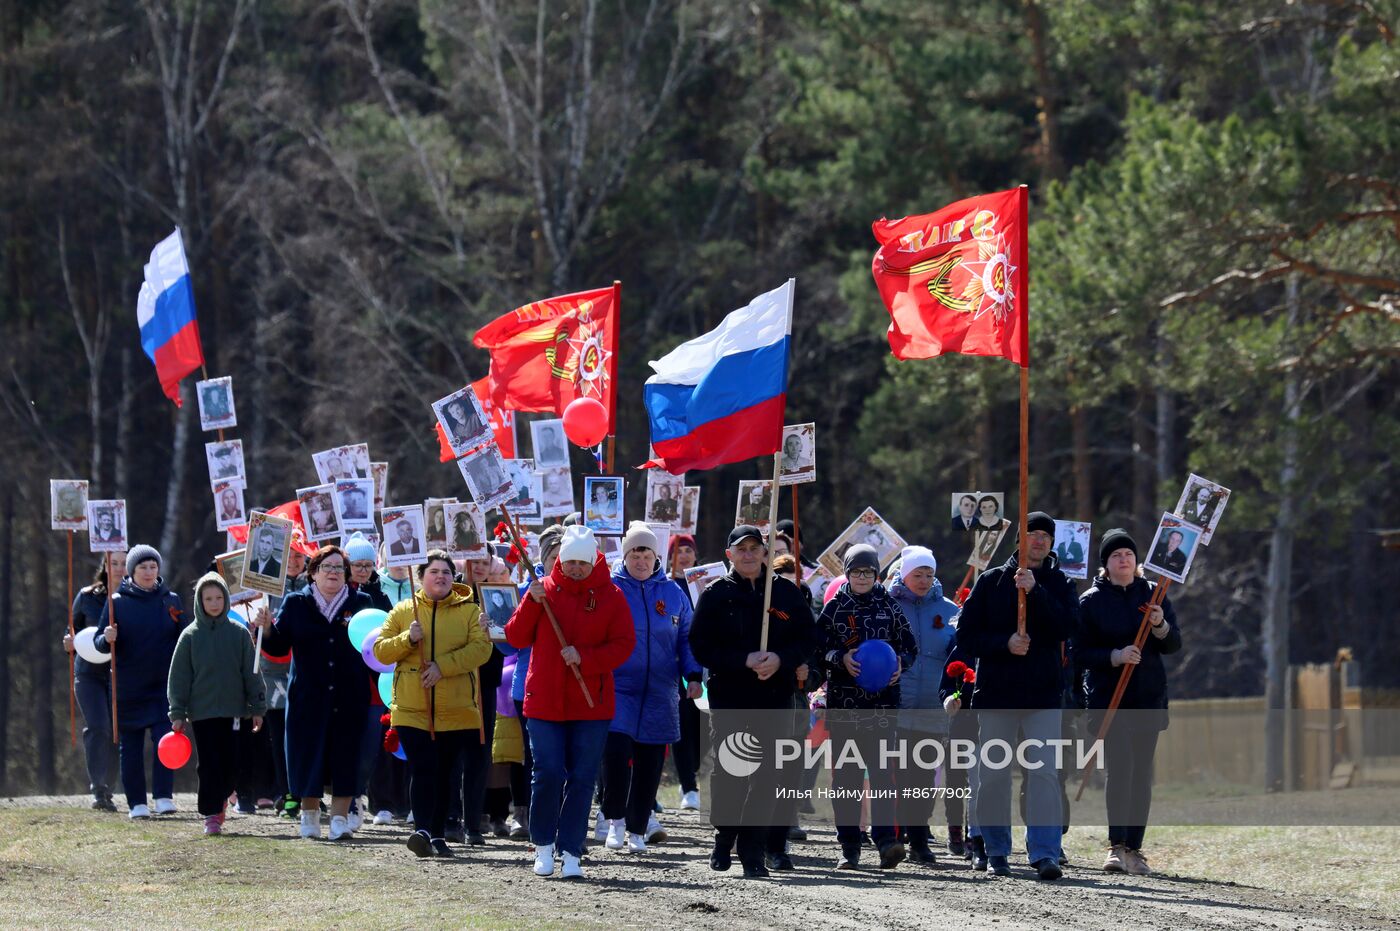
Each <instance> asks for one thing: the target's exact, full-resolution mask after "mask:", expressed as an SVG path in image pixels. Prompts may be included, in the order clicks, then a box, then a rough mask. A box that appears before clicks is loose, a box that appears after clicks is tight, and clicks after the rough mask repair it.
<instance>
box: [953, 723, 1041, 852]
mask: <svg viewBox="0 0 1400 931" xmlns="http://www.w3.org/2000/svg"><path fill="white" fill-rule="evenodd" d="M977 723H978V738H977V743H978V751H979V754H980V753H981V752H982V751H984V750H985V749H986V747H987V742H988V741H992V740H1001V741H1005V742H1006V744H1007V745H1009V746H1010V747H1011V760H1010V763H1009V764H1008V765H1006V766H995V767H994V766H979V771H978V780H979V785H978V787H977V791H976V794H975V796H974V798H975V803H976V806H977V818H976V821H977V824H978V826H979V827H980V828H981V829H982V842H983V843H984V844H986V846H987V856H989V857H1005V856H1009V855H1010V853H1011V771H1012V769H1013V768H1014V767H1015V766H1016V757H1015V748H1016V732H1017V730H1018V729H1019V730H1020V731H1021V732H1022V733H1023V735H1024V737H1025V739H1026V740H1028V741H1030V740H1039V741H1042V744H1041V745H1040V746H1039V747H1034V746H1032V747H1027V749H1026V752H1025V754H1024V755H1025V759H1026V762H1027V763H1028V764H1029V766H1028V767H1027V770H1026V778H1027V779H1029V780H1030V783H1029V785H1028V787H1027V791H1026V822H1027V823H1026V853H1027V856H1028V859H1029V860H1030V862H1031V863H1038V862H1040V861H1041V860H1044V859H1046V858H1047V857H1048V858H1050V859H1059V856H1060V827H1061V824H1062V816H1061V813H1060V776H1059V770H1057V769H1056V768H1055V748H1054V747H1052V746H1046V745H1045V744H1044V743H1043V742H1044V741H1050V740H1058V739H1060V737H1061V734H1060V709H1059V708H1044V709H1037V710H1033V711H1027V710H1015V711H1001V710H983V711H979V712H977ZM1002 755H1003V754H1002V753H1001V752H1000V751H994V752H993V753H992V754H991V755H990V759H991V760H992V761H993V762H996V763H1000V762H1001V757H1002ZM979 759H981V757H980V756H979ZM1037 763H1039V764H1040V765H1039V767H1037V766H1036V764H1037Z"/></svg>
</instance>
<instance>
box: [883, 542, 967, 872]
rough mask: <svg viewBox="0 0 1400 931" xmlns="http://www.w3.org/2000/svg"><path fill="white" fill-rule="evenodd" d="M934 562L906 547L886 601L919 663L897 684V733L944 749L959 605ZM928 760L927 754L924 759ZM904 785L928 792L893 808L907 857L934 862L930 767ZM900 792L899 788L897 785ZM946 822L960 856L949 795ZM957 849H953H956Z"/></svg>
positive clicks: (958, 826)
mask: <svg viewBox="0 0 1400 931" xmlns="http://www.w3.org/2000/svg"><path fill="white" fill-rule="evenodd" d="M937 567H938V561H937V560H936V559H934V556H933V552H932V551H931V550H929V548H928V547H926V546H906V547H905V548H904V551H903V552H902V553H900V556H899V573H898V577H897V578H895V580H894V581H893V582H892V583H891V584H890V597H891V598H893V599H894V600H895V602H896V603H898V605H899V607H900V609H901V610H902V611H903V612H904V617H905V620H907V621H908V622H909V627H910V628H911V629H912V630H913V632H914V640H915V641H916V642H917V643H918V645H919V646H918V656H919V659H918V661H917V662H915V663H914V665H913V666H911V667H910V668H909V671H908V672H906V673H905V674H904V676H903V677H902V678H901V679H900V681H899V733H900V736H901V737H902V738H903V739H904V741H905V746H906V747H913V746H915V745H916V744H917V743H918V742H919V741H921V740H929V739H933V740H937V741H939V742H940V743H942V744H943V749H944V754H945V755H944V758H945V759H946V758H947V756H946V752H947V749H948V715H947V713H946V712H945V711H944V710H943V700H942V699H941V698H940V697H939V694H938V693H939V686H940V685H941V684H942V682H943V670H944V668H946V667H947V665H948V654H949V653H950V652H952V649H953V644H954V642H955V640H956V632H957V627H956V626H955V624H954V619H955V618H956V617H957V614H958V606H957V605H955V604H953V603H952V602H951V601H949V600H948V599H947V598H944V597H943V586H942V585H941V584H939V582H938V579H937V578H935V577H934V574H933V573H934V570H935V569H937ZM924 758H925V759H928V757H927V756H925V757H924ZM903 775H904V777H905V786H904V787H909V788H915V789H917V790H920V791H925V792H927V793H928V794H927V797H919V792H918V791H916V792H915V793H914V794H913V795H910V796H907V797H904V796H902V797H901V798H900V800H899V802H898V805H897V806H896V810H897V814H898V821H899V824H900V826H901V827H903V828H904V829H905V833H906V834H907V836H908V838H909V854H910V857H911V858H912V859H913V860H914V861H915V862H916V863H933V862H934V857H933V851H932V850H930V849H929V845H928V839H929V829H928V821H929V818H930V817H932V816H933V803H934V794H933V787H934V776H935V775H936V771H935V770H933V769H920V768H919V767H917V766H914V765H912V764H911V765H909V766H906V767H905V768H904V770H903ZM901 788H903V787H901ZM944 808H945V814H946V815H947V820H948V852H949V853H951V854H955V855H961V854H962V815H963V812H962V799H960V798H955V797H953V796H952V795H949V796H947V797H946V798H945V801H944ZM955 845H956V846H955Z"/></svg>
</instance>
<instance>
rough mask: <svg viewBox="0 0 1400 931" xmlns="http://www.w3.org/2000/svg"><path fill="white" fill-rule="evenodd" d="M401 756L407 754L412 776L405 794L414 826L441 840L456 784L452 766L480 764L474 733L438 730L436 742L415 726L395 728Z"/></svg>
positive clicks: (480, 752) (480, 754)
mask: <svg viewBox="0 0 1400 931" xmlns="http://www.w3.org/2000/svg"><path fill="white" fill-rule="evenodd" d="M396 730H397V732H398V735H399V741H400V743H401V744H402V746H403V750H404V753H405V754H407V755H408V766H409V772H410V774H411V777H412V782H411V788H410V789H409V794H410V797H411V799H412V803H413V819H414V824H415V825H416V826H417V828H418V830H420V831H427V832H428V836H429V837H432V838H439V837H442V836H443V834H444V832H445V831H446V827H447V809H448V804H449V800H450V798H451V796H452V795H453V794H455V792H454V790H455V789H456V787H457V786H458V785H459V783H457V782H456V781H455V780H454V779H453V769H454V764H455V762H456V761H457V760H459V759H461V760H463V761H465V764H466V765H467V766H476V765H479V764H480V763H481V759H482V756H483V753H482V748H481V743H480V742H479V740H478V739H477V735H476V732H475V731H438V732H437V736H436V739H434V738H433V737H430V736H428V732H427V731H424V730H419V729H418V728H416V727H400V728H396Z"/></svg>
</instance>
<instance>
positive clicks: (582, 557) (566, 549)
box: [559, 524, 598, 566]
mask: <svg viewBox="0 0 1400 931" xmlns="http://www.w3.org/2000/svg"><path fill="white" fill-rule="evenodd" d="M559 559H560V561H562V562H586V563H588V564H589V565H590V566H591V565H593V563H594V562H596V561H597V559H598V542H597V540H595V539H594V537H593V531H592V530H589V529H588V528H587V527H582V526H579V525H578V524H574V525H573V526H571V527H565V528H564V537H563V540H562V541H561V542H560V544H559Z"/></svg>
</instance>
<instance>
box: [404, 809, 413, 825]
mask: <svg viewBox="0 0 1400 931" xmlns="http://www.w3.org/2000/svg"><path fill="white" fill-rule="evenodd" d="M403 820H404V822H405V823H407V824H414V823H415V822H414V820H413V812H412V811H411V810H410V811H409V813H408V817H407V818H405V819H403Z"/></svg>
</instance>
